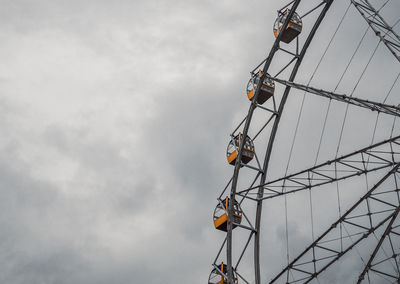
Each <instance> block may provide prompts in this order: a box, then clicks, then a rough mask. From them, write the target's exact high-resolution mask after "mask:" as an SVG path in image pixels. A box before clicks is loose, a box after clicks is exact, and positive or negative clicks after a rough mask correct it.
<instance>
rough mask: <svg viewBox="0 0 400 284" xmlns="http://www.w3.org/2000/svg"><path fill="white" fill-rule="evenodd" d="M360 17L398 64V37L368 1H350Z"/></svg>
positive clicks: (399, 40) (399, 42) (399, 47)
mask: <svg viewBox="0 0 400 284" xmlns="http://www.w3.org/2000/svg"><path fill="white" fill-rule="evenodd" d="M351 3H353V5H354V6H355V7H356V8H357V10H358V12H360V14H361V16H362V17H363V18H364V19H365V20H366V21H367V23H368V25H369V26H370V27H371V29H372V30H373V31H374V32H375V34H376V35H377V36H378V37H379V38H380V39H381V40H382V41H383V43H384V44H385V45H386V46H387V48H388V49H389V50H390V52H391V53H392V54H393V55H394V56H395V57H396V58H397V60H398V61H399V62H400V37H399V35H398V34H397V33H396V32H395V31H394V30H393V27H391V26H390V25H389V24H388V23H386V21H385V19H383V18H382V16H381V15H380V14H379V12H378V11H377V10H376V9H375V8H374V7H373V6H372V5H371V4H370V3H369V1H368V0H351Z"/></svg>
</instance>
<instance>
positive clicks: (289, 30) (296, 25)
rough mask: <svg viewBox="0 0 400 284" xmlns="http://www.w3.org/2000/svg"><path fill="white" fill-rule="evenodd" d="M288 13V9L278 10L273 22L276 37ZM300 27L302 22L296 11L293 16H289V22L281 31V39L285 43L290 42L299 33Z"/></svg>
mask: <svg viewBox="0 0 400 284" xmlns="http://www.w3.org/2000/svg"><path fill="white" fill-rule="evenodd" d="M289 13H290V10H289V9H286V10H285V11H280V12H278V18H277V19H276V21H275V24H274V35H275V37H276V38H277V37H278V35H279V32H281V30H282V27H283V24H284V23H285V21H286V17H287V16H288V15H289ZM302 28H303V24H302V22H301V18H300V17H299V15H298V14H297V13H294V14H293V16H292V17H291V18H290V21H289V24H288V25H287V27H286V29H285V30H284V32H283V35H282V37H281V41H283V42H285V43H290V42H291V41H292V40H293V39H295V38H296V37H297V36H298V35H299V34H300V33H301V30H302Z"/></svg>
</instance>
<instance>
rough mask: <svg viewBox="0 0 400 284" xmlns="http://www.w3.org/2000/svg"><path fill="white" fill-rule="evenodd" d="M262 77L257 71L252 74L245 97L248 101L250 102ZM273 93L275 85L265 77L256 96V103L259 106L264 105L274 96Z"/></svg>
mask: <svg viewBox="0 0 400 284" xmlns="http://www.w3.org/2000/svg"><path fill="white" fill-rule="evenodd" d="M261 76H262V72H261V70H259V71H258V72H257V73H256V74H254V75H253V76H252V77H251V78H250V80H249V83H248V84H247V97H248V98H249V100H252V99H253V97H254V95H255V93H256V88H257V86H258V85H259V83H260V79H261ZM274 92H275V84H274V81H272V80H271V79H270V78H269V76H266V77H265V79H264V81H263V84H262V85H261V91H260V93H259V94H258V97H257V100H256V102H257V103H258V104H259V105H262V104H263V103H265V102H266V101H267V100H268V99H269V98H271V97H272V96H273V95H274Z"/></svg>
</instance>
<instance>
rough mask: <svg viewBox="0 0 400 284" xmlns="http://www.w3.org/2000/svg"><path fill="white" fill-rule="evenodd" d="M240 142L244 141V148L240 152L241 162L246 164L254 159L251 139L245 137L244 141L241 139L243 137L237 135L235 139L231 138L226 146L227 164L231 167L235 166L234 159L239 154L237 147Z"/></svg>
mask: <svg viewBox="0 0 400 284" xmlns="http://www.w3.org/2000/svg"><path fill="white" fill-rule="evenodd" d="M242 140H244V148H243V152H242V158H241V161H242V162H243V163H244V164H247V163H248V162H250V161H251V160H252V159H253V158H254V144H253V141H251V139H250V138H249V137H248V136H246V138H245V139H243V135H242V134H241V133H239V134H238V135H236V136H235V137H232V139H231V141H230V142H229V144H228V148H227V150H226V158H227V160H228V163H229V164H231V165H235V163H236V158H237V157H238V154H239V146H240V143H242Z"/></svg>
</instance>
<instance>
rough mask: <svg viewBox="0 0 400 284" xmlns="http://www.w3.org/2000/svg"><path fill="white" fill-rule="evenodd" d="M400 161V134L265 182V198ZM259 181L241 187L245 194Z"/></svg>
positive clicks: (317, 185) (324, 183)
mask: <svg viewBox="0 0 400 284" xmlns="http://www.w3.org/2000/svg"><path fill="white" fill-rule="evenodd" d="M398 162H400V136H396V137H393V138H390V139H388V140H384V141H381V142H379V143H376V144H374V145H371V146H369V147H366V148H363V149H360V150H358V151H355V152H353V153H350V154H347V155H344V156H342V157H339V158H336V159H334V160H330V161H327V162H325V163H322V164H319V165H317V166H314V167H311V168H308V169H306V170H303V171H300V172H297V173H295V174H291V175H287V176H284V177H281V178H278V179H275V180H272V181H269V182H266V183H264V184H262V185H261V186H262V188H263V189H264V194H263V197H261V199H270V198H274V197H278V196H282V195H285V194H289V193H294V192H298V191H302V190H306V189H312V188H314V187H319V186H322V185H326V184H330V183H333V182H337V181H341V180H344V179H348V178H351V177H355V176H360V175H363V174H367V173H369V172H373V171H378V170H383V169H385V168H390V167H392V166H393V165H394V164H396V163H398ZM259 187H260V186H259V185H257V186H252V187H250V188H247V189H244V190H241V191H238V193H237V194H238V195H241V196H244V195H245V194H246V193H247V192H250V191H256V190H258V189H259Z"/></svg>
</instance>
